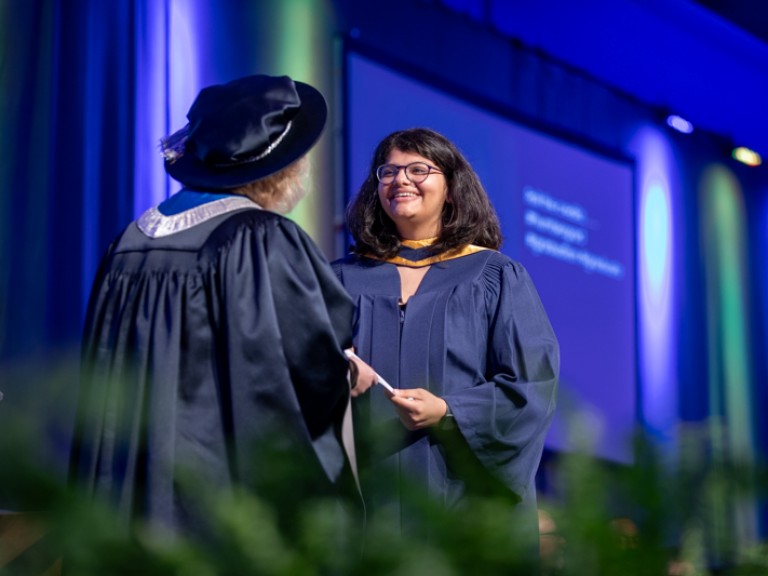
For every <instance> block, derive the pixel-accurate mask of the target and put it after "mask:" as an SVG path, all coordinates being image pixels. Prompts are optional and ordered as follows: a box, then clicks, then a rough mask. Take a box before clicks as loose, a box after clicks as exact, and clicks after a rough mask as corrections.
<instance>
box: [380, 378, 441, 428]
mask: <svg viewBox="0 0 768 576" xmlns="http://www.w3.org/2000/svg"><path fill="white" fill-rule="evenodd" d="M389 399H390V401H391V402H392V404H394V405H395V410H396V411H397V415H398V416H399V417H400V421H401V422H402V423H403V426H405V427H406V428H407V429H408V430H421V429H422V428H428V427H430V426H434V425H435V424H437V423H438V422H440V420H441V419H442V417H443V416H445V413H446V411H447V410H448V404H446V402H445V400H443V399H442V398H440V397H439V396H435V395H434V394H432V392H429V391H428V390H425V389H424V388H411V389H405V388H399V389H395V391H394V393H392V394H389Z"/></svg>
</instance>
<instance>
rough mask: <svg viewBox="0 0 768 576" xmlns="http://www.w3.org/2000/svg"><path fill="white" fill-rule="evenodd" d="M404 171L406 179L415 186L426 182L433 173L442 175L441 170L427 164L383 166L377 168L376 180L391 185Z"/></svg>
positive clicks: (412, 163) (413, 163)
mask: <svg viewBox="0 0 768 576" xmlns="http://www.w3.org/2000/svg"><path fill="white" fill-rule="evenodd" d="M402 169H404V170H405V177H406V178H408V180H410V181H411V182H413V183H414V184H420V183H422V182H424V180H426V179H427V177H428V176H429V175H430V174H432V173H433V172H434V173H435V174H442V172H440V170H438V169H437V168H435V167H434V166H430V165H429V164H427V163H426V162H411V163H410V164H406V165H405V166H398V165H397V164H382V165H381V166H379V167H378V168H376V178H378V179H379V182H381V183H382V184H389V183H391V182H392V181H393V180H394V179H395V177H396V176H397V174H398V173H399V172H400V170H402Z"/></svg>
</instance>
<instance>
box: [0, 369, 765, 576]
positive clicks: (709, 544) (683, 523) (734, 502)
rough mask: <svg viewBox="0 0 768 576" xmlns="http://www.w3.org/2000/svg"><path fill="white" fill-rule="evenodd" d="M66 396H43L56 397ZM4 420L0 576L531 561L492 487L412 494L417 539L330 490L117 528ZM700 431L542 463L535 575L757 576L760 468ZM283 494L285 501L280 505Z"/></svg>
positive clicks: (528, 568) (239, 495) (760, 564)
mask: <svg viewBox="0 0 768 576" xmlns="http://www.w3.org/2000/svg"><path fill="white" fill-rule="evenodd" d="M67 381H68V380H67ZM62 390H64V391H67V390H69V388H67V387H66V386H62ZM69 396H70V395H67V394H64V393H62V394H60V395H51V396H50V398H52V400H51V402H54V403H56V402H59V403H62V402H63V401H64V400H63V399H65V398H67V397H69ZM7 408H8V406H6V409H7ZM49 413H51V414H55V413H56V410H55V409H52V410H50V412H49ZM9 418H10V416H9V413H8V411H7V410H6V411H5V412H2V411H0V423H2V426H3V428H2V430H3V436H2V438H1V439H0V497H1V498H3V500H2V502H3V504H4V503H5V502H6V501H10V500H8V498H7V497H8V496H9V495H10V496H12V498H11V500H12V501H13V502H14V505H13V508H14V509H16V510H23V511H25V512H26V514H25V518H26V519H27V520H29V521H30V522H32V523H34V524H37V525H39V526H42V528H43V529H44V531H45V532H44V533H45V536H44V538H43V539H42V540H41V541H39V542H37V543H35V544H34V545H32V546H30V548H29V549H28V550H27V551H26V552H25V553H24V554H22V555H21V556H18V557H15V558H11V559H9V558H8V556H7V555H6V554H4V550H5V549H7V546H6V545H7V542H3V541H2V539H1V538H2V537H3V535H4V534H5V533H3V532H2V531H0V574H2V575H6V574H7V575H9V576H17V575H18V576H27V575H30V574H43V573H44V571H45V570H46V569H47V567H49V566H51V565H55V562H56V561H57V560H59V561H60V562H61V566H63V572H62V573H63V575H64V576H121V575H128V574H131V575H133V574H139V575H142V576H152V575H163V576H228V575H233V576H234V575H236V576H251V575H253V576H257V575H258V576H262V575H263V576H304V575H307V576H309V575H318V574H319V575H324V574H329V575H334V576H347V575H350V576H351V575H354V576H357V575H365V576H378V575H385V574H386V575H393V576H400V575H402V576H411V575H415V574H429V575H430V576H453V575H456V576H458V575H461V576H463V575H466V574H480V575H483V576H494V575H504V576H515V575H524V576H530V575H532V574H535V573H536V570H535V569H534V567H533V566H532V565H531V562H530V560H531V558H530V554H529V551H527V550H523V549H521V548H520V546H519V545H518V539H517V538H516V537H515V531H514V526H513V525H511V524H512V521H511V519H510V510H509V505H508V503H507V502H505V501H502V500H499V499H498V498H497V497H495V496H493V495H488V496H486V497H475V499H474V500H473V501H471V502H468V505H467V506H466V507H464V508H463V509H462V510H458V511H446V510H444V509H443V508H442V507H441V506H438V505H436V504H435V503H433V502H429V501H419V504H420V506H419V507H418V510H419V514H420V515H421V516H422V517H421V518H418V519H417V520H418V521H419V523H420V524H421V525H422V526H423V527H424V528H425V531H426V532H428V533H429V534H430V537H429V538H428V539H427V538H422V539H418V540H413V539H410V540H409V539H401V538H400V537H398V536H397V535H396V534H395V533H393V531H392V530H391V528H390V525H389V524H388V523H387V522H386V521H385V520H386V519H382V518H377V517H369V518H368V523H367V526H366V528H365V530H363V529H362V528H361V526H360V525H359V524H358V523H357V522H356V521H355V519H354V516H352V515H345V514H340V513H339V508H338V504H337V503H335V502H330V501H323V500H308V501H306V502H302V505H301V506H298V507H297V506H296V500H301V498H302V495H301V494H294V493H289V494H288V495H287V496H286V497H285V498H282V497H281V498H278V499H277V503H275V502H276V501H275V500H272V501H270V502H267V501H263V500H261V499H259V498H258V497H257V496H256V495H254V494H252V493H248V492H245V491H237V492H228V493H226V494H212V493H210V490H205V489H199V488H198V489H197V490H198V493H200V494H201V499H200V500H201V506H203V509H204V511H205V516H206V518H208V519H209V520H210V533H209V536H208V537H207V538H203V539H200V540H195V541H192V540H182V539H173V538H169V537H168V536H167V535H166V534H163V533H161V532H158V531H157V530H153V529H151V528H150V527H148V526H143V525H135V526H133V527H131V528H130V529H128V528H126V526H125V523H124V522H123V521H121V519H120V518H119V517H118V515H117V514H116V513H115V512H114V511H113V510H111V509H108V508H106V507H104V506H100V505H98V504H97V503H96V502H93V501H92V500H91V499H90V498H89V497H86V496H85V495H84V494H82V493H80V492H77V491H75V490H72V489H70V488H67V487H65V485H64V482H63V479H62V478H61V474H58V475H56V474H52V473H51V466H50V463H43V462H42V461H43V460H45V458H44V457H41V455H40V452H41V451H40V449H39V445H40V443H41V442H40V438H41V437H42V436H45V435H46V434H47V435H48V436H50V435H51V434H50V431H48V432H46V431H45V430H41V429H40V427H41V426H50V423H49V422H48V423H46V424H45V425H41V424H40V423H39V422H37V423H34V422H30V419H29V418H27V419H24V420H18V421H11V420H9ZM64 428H66V426H63V427H62V429H64ZM713 430H714V427H713V426H708V427H707V428H706V431H707V432H706V434H699V433H697V434H681V436H684V437H683V438H681V441H680V442H679V443H678V449H677V450H676V452H675V454H673V455H670V454H667V453H663V452H662V451H660V450H658V449H657V448H656V447H655V446H654V445H653V444H651V443H649V442H638V443H637V446H636V449H635V454H636V462H635V465H633V466H626V467H625V466H617V465H608V464H605V463H601V462H598V461H596V460H594V459H592V458H589V457H587V456H585V455H584V454H582V453H575V454H570V455H564V456H562V457H560V458H558V459H557V460H548V461H545V462H544V465H543V468H542V470H543V471H544V472H545V473H546V474H545V475H546V477H547V483H548V486H547V489H546V490H545V491H544V492H543V496H542V497H541V498H540V502H539V504H540V508H541V511H542V522H541V523H540V527H541V529H542V534H541V551H542V560H541V571H542V572H543V573H544V574H545V575H546V576H600V575H609V576H614V575H617V576H619V575H620V576H635V575H636V576H645V575H648V576H651V575H653V576H664V575H669V576H705V575H706V576H709V575H711V576H715V575H728V576H737V575H739V576H740V575H756V574H761V575H766V574H768V544H767V543H766V542H763V541H760V540H759V539H758V538H757V536H756V535H755V531H754V526H755V524H756V522H755V516H756V510H757V502H759V501H762V502H763V505H765V502H766V500H768V498H766V496H767V495H766V493H765V490H766V487H768V473H767V472H766V469H765V467H764V466H763V465H761V464H756V463H754V462H747V463H743V462H742V463H740V462H734V461H733V460H732V459H728V460H726V459H725V458H723V457H722V455H721V454H720V453H719V451H718V450H717V443H716V442H715V441H714V440H713V439H712V438H711V436H713V435H714V434H713ZM54 432H55V431H54ZM53 435H54V436H56V434H53ZM30 439H34V440H30ZM585 452H587V450H585ZM286 486H287V487H289V486H290V484H286ZM287 489H290V488H287ZM284 506H289V507H290V509H291V510H296V509H299V510H300V511H301V512H300V513H298V514H296V513H295V512H291V513H286V511H285V510H286V509H285V508H284ZM0 507H2V504H0ZM33 511H34V513H32V512H33ZM0 520H2V517H0ZM6 536H7V535H6Z"/></svg>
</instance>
